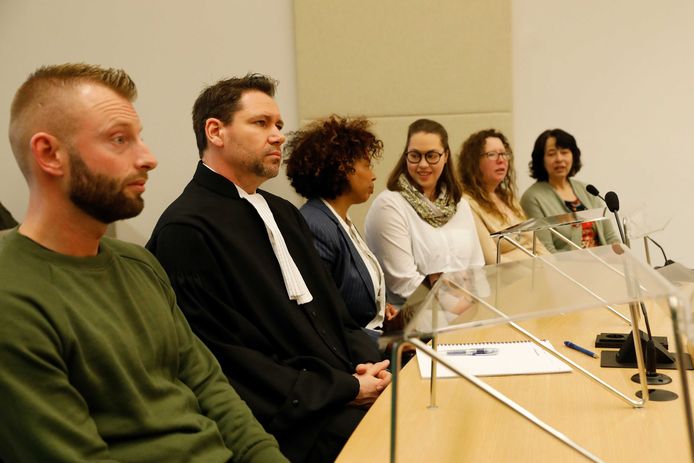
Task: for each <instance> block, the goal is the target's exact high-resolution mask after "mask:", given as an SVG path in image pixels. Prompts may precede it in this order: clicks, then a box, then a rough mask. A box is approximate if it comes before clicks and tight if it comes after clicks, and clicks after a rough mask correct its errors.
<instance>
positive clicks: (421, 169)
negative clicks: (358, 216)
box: [365, 119, 484, 307]
mask: <svg viewBox="0 0 694 463" xmlns="http://www.w3.org/2000/svg"><path fill="white" fill-rule="evenodd" d="M450 152H451V150H450V148H449V146H448V133H447V132H446V129H445V128H444V127H443V126H442V125H441V124H439V123H438V122H436V121H432V120H430V119H419V120H416V121H415V122H413V123H412V124H410V126H409V128H408V132H407V141H406V143H405V149H404V150H403V152H402V155H400V158H399V159H398V161H397V163H396V165H395V168H394V169H393V171H392V172H391V174H390V177H389V178H388V183H387V186H388V190H386V191H384V192H382V193H380V194H379V195H378V197H377V198H376V199H375V200H374V202H373V204H371V207H370V208H369V212H368V214H367V216H366V224H365V228H366V242H367V243H368V245H369V247H370V248H371V249H373V251H374V254H376V256H377V257H378V259H379V262H380V263H381V266H382V267H383V271H384V273H385V276H386V288H387V289H388V294H387V299H388V302H391V303H392V304H394V305H396V306H400V307H401V306H402V305H403V303H404V302H405V301H406V299H407V298H408V297H409V296H411V295H412V294H413V293H414V292H415V290H416V289H417V287H419V285H420V284H422V283H424V284H425V285H432V284H433V283H434V282H435V281H436V280H437V279H438V278H439V276H440V275H441V273H443V272H454V271H458V270H465V269H467V268H469V267H471V266H482V265H484V256H483V255H482V249H481V248H480V243H479V240H478V239H477V232H476V230H475V222H474V220H473V218H472V213H471V212H470V206H469V205H468V203H467V201H465V200H464V199H461V192H460V186H459V185H458V182H457V180H456V178H455V174H454V171H453V167H452V163H451V161H452V160H451V159H450Z"/></svg>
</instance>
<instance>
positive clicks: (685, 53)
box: [513, 0, 694, 267]
mask: <svg viewBox="0 0 694 463" xmlns="http://www.w3.org/2000/svg"><path fill="white" fill-rule="evenodd" d="M693 23H694V2H691V1H690V0H669V1H666V2H658V3H654V2H650V1H645V0H638V1H634V0H611V1H609V2H605V1H599V0H583V1H575V0H532V1H524V0H515V1H514V2H513V53H514V57H513V85H514V89H513V94H514V113H513V115H514V142H515V147H514V151H515V152H516V153H517V154H518V160H517V163H516V166H517V168H519V170H520V175H519V178H520V182H519V183H520V187H521V191H523V190H524V189H525V188H526V187H527V186H529V185H530V183H531V179H529V178H528V177H527V175H524V174H525V172H527V168H526V167H525V166H527V163H528V161H529V159H530V151H531V150H532V145H533V142H534V140H535V138H536V137H537V135H539V134H540V132H542V131H543V130H544V129H547V128H554V127H560V128H563V129H565V130H567V131H568V132H570V133H572V134H574V135H575V136H576V139H577V141H578V143H579V147H580V148H581V150H582V153H583V155H582V160H583V164H584V167H583V169H582V170H581V172H579V174H578V175H577V176H576V178H578V179H580V180H583V181H586V182H588V183H593V184H594V185H595V186H596V187H597V188H598V189H600V190H601V192H603V193H604V192H607V191H609V190H614V191H615V192H617V194H618V195H619V197H620V202H621V212H622V214H623V215H626V214H628V213H629V212H631V211H633V210H634V209H637V208H638V207H639V206H641V205H645V206H646V208H647V209H649V210H651V211H652V212H651V213H650V214H649V215H651V216H652V217H654V222H658V221H662V220H663V219H665V218H668V217H670V218H672V220H671V221H670V223H669V225H668V226H667V228H666V230H665V231H663V232H659V233H656V234H654V235H653V237H654V238H655V239H656V240H657V241H659V242H660V243H661V244H662V245H663V246H664V247H665V249H666V251H667V253H668V257H670V258H671V259H674V260H676V261H678V262H681V263H683V264H685V265H687V266H688V267H694V246H693V245H692V244H691V241H690V236H691V234H692V230H694V183H693V182H692V176H693V175H694V146H693V144H692V140H691V139H690V136H691V134H692V133H694V130H693V129H694V119H693V118H692V111H693V109H694V59H692V50H694V29H693V28H692V24H693ZM632 248H633V249H635V250H636V251H637V252H638V253H640V254H642V248H643V246H642V245H641V244H640V243H638V244H636V245H635V244H633V243H632ZM651 249H652V250H653V251H654V252H656V253H657V254H652V257H654V263H657V264H661V263H662V257H661V256H660V253H659V251H658V250H657V249H655V248H653V247H652V248H651Z"/></svg>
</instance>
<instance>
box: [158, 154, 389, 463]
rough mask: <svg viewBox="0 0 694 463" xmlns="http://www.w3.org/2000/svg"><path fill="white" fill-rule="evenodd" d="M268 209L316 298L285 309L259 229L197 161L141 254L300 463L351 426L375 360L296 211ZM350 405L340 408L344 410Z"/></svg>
mask: <svg viewBox="0 0 694 463" xmlns="http://www.w3.org/2000/svg"><path fill="white" fill-rule="evenodd" d="M258 192H259V193H260V194H262V195H263V196H264V197H265V199H266V200H267V203H268V205H269V206H270V209H271V211H272V213H273V215H274V217H275V221H276V222H277V225H278V227H279V229H280V231H281V232H282V235H283V237H284V240H285V242H286V244H287V248H288V249H289V252H290V254H291V255H292V258H293V259H294V261H295V263H296V265H297V267H298V269H299V271H300V272H301V275H302V276H303V278H304V281H305V282H306V285H307V287H308V288H309V291H310V292H311V294H312V296H313V301H312V302H309V303H308V304H303V305H298V304H296V302H294V301H291V300H289V298H288V296H287V291H286V289H285V286H284V282H283V279H282V274H281V271H280V267H279V264H278V262H277V258H276V257H275V254H274V252H273V250H272V247H271V245H270V240H269V238H268V235H267V231H266V228H265V224H264V223H263V221H262V219H261V218H260V216H259V215H258V213H257V212H256V210H255V209H254V208H253V206H252V205H251V204H249V203H248V201H246V200H244V199H241V198H240V197H239V194H238V191H237V190H236V186H235V185H234V184H233V183H231V182H230V181H228V180H227V179H226V178H224V177H222V176H221V175H218V174H216V173H215V172H213V171H211V170H210V169H208V168H207V167H205V166H204V165H203V164H202V163H199V164H198V167H197V170H196V172H195V175H194V177H193V180H192V181H191V182H190V183H189V184H188V185H187V186H186V188H185V190H184V191H183V193H182V194H181V195H180V196H179V197H178V199H176V200H175V201H174V202H173V203H172V204H171V205H170V206H169V207H168V208H167V209H166V211H165V212H164V214H163V215H162V216H161V218H160V219H159V222H158V223H157V225H156V227H155V229H154V232H153V234H152V237H151V238H150V241H149V242H148V243H147V248H148V249H149V250H150V251H151V252H152V253H153V254H154V255H155V256H157V258H158V259H159V260H160V262H161V264H162V265H163V267H164V268H165V269H166V271H167V273H168V275H169V277H170V279H171V283H172V285H173V288H174V290H175V292H176V296H177V299H178V304H179V306H180V307H181V309H182V310H183V312H184V313H185V315H186V317H187V319H188V321H189V323H190V325H191V326H192V328H193V330H194V331H195V333H196V334H197V335H198V336H199V337H200V338H201V339H202V341H203V342H204V343H205V344H206V345H207V346H208V347H209V348H210V350H212V352H213V353H214V354H215V356H216V357H217V359H218V360H219V363H220V364H221V366H222V369H223V370H224V372H225V374H226V375H227V377H228V378H229V381H230V382H231V384H232V385H233V387H234V388H235V389H236V391H237V392H238V393H239V395H240V396H241V397H242V398H243V399H244V400H245V401H246V403H247V404H248V405H249V406H250V408H251V410H253V413H254V414H255V416H256V417H257V419H258V420H259V421H260V422H261V423H262V424H263V426H264V427H265V429H266V430H267V431H268V432H270V433H272V434H274V435H275V437H276V438H277V440H278V441H279V443H280V447H281V449H282V451H283V452H284V453H285V455H287V457H289V458H290V459H293V460H297V461H300V460H302V459H303V457H304V456H305V454H306V453H307V452H308V451H309V450H310V449H311V447H312V446H313V444H314V441H315V440H316V438H317V436H318V434H319V432H320V431H321V429H322V428H323V427H324V426H326V423H330V422H333V421H335V420H342V419H343V418H342V415H344V419H346V420H352V421H353V423H342V424H341V425H340V426H341V427H343V428H344V426H349V427H351V428H353V427H355V426H356V425H357V424H358V421H359V420H360V419H361V417H362V416H363V411H359V413H356V414H355V411H354V409H352V408H351V407H347V406H346V404H347V403H348V402H350V401H351V400H353V399H354V398H355V397H356V395H357V393H358V391H359V384H358V381H357V380H356V379H355V378H354V377H353V376H352V373H354V368H355V366H356V365H357V364H359V363H364V362H376V361H378V360H380V354H379V352H378V349H377V347H376V345H375V343H374V342H373V340H371V339H370V338H369V336H368V335H367V334H365V333H364V332H363V330H361V328H360V327H359V326H358V325H357V324H356V323H355V322H354V321H353V320H352V318H351V317H350V316H349V314H348V312H347V308H346V307H345V305H344V302H343V300H342V298H341V297H340V294H339V292H338V290H337V288H336V286H335V283H334V282H333V280H332V278H331V276H330V275H329V274H328V272H327V271H326V269H325V265H324V264H323V262H322V261H321V259H320V257H319V256H318V254H317V252H316V250H315V248H314V245H313V236H312V234H311V231H310V230H309V228H308V226H307V225H306V223H305V221H304V219H303V217H302V216H301V214H300V213H299V211H298V210H297V209H296V208H295V207H294V206H293V205H292V204H291V203H290V202H288V201H286V200H284V199H282V198H280V197H278V196H275V195H272V194H270V193H267V192H264V191H262V190H258ZM348 408H349V410H347V409H348Z"/></svg>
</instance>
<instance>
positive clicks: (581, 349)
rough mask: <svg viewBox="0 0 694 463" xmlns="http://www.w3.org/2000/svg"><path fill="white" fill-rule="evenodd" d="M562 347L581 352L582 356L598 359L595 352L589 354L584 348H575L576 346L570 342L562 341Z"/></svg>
mask: <svg viewBox="0 0 694 463" xmlns="http://www.w3.org/2000/svg"><path fill="white" fill-rule="evenodd" d="M564 345H565V346H566V347H570V348H571V349H574V350H577V351H579V352H581V353H582V354H586V355H588V356H590V357H593V358H598V354H596V353H595V352H591V351H589V350H588V349H586V348H584V347H581V346H577V345H576V344H574V343H573V342H571V341H564Z"/></svg>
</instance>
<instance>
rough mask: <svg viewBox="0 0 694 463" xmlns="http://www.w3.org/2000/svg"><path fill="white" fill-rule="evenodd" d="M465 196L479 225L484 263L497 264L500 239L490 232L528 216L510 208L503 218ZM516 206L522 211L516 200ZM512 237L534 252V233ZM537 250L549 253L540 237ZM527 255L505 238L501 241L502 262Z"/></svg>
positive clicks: (539, 253) (536, 245) (539, 252)
mask: <svg viewBox="0 0 694 463" xmlns="http://www.w3.org/2000/svg"><path fill="white" fill-rule="evenodd" d="M463 197H464V198H465V199H466V200H467V201H468V203H470V209H472V216H473V218H474V219H475V226H476V227H477V236H478V237H479V240H480V245H481V246H482V253H483V254H484V263H485V264H487V265H490V264H496V245H497V241H498V240H497V239H496V238H492V237H491V236H490V234H491V233H494V232H497V231H499V230H503V229H505V228H508V227H510V226H513V225H516V224H519V223H521V222H523V221H524V220H526V217H525V215H523V214H522V213H521V215H518V214H516V213H515V212H513V211H512V210H511V209H509V210H508V211H506V216H505V217H504V219H501V218H499V217H497V216H496V215H494V214H490V213H489V212H487V211H486V210H484V209H483V208H482V206H480V205H479V203H478V202H477V201H475V200H474V199H473V198H471V197H470V196H468V195H467V194H465V195H463ZM516 206H517V207H518V209H519V210H521V211H522V209H520V204H518V202H516ZM511 238H513V239H515V240H516V241H518V242H519V243H520V244H521V245H522V246H523V247H524V248H526V249H527V250H528V251H530V252H532V249H533V234H532V233H529V232H527V233H518V234H516V235H513V236H511ZM535 251H536V254H538V255H545V254H549V253H548V252H547V249H546V248H545V247H544V246H543V245H542V243H541V242H540V240H539V239H538V240H537V243H536V244H535ZM527 257H528V255H527V254H525V253H524V252H523V251H521V250H520V249H518V248H516V247H515V246H514V245H512V244H511V243H509V242H508V241H505V240H504V241H502V242H501V262H511V261H514V260H519V259H525V258H527Z"/></svg>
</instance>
